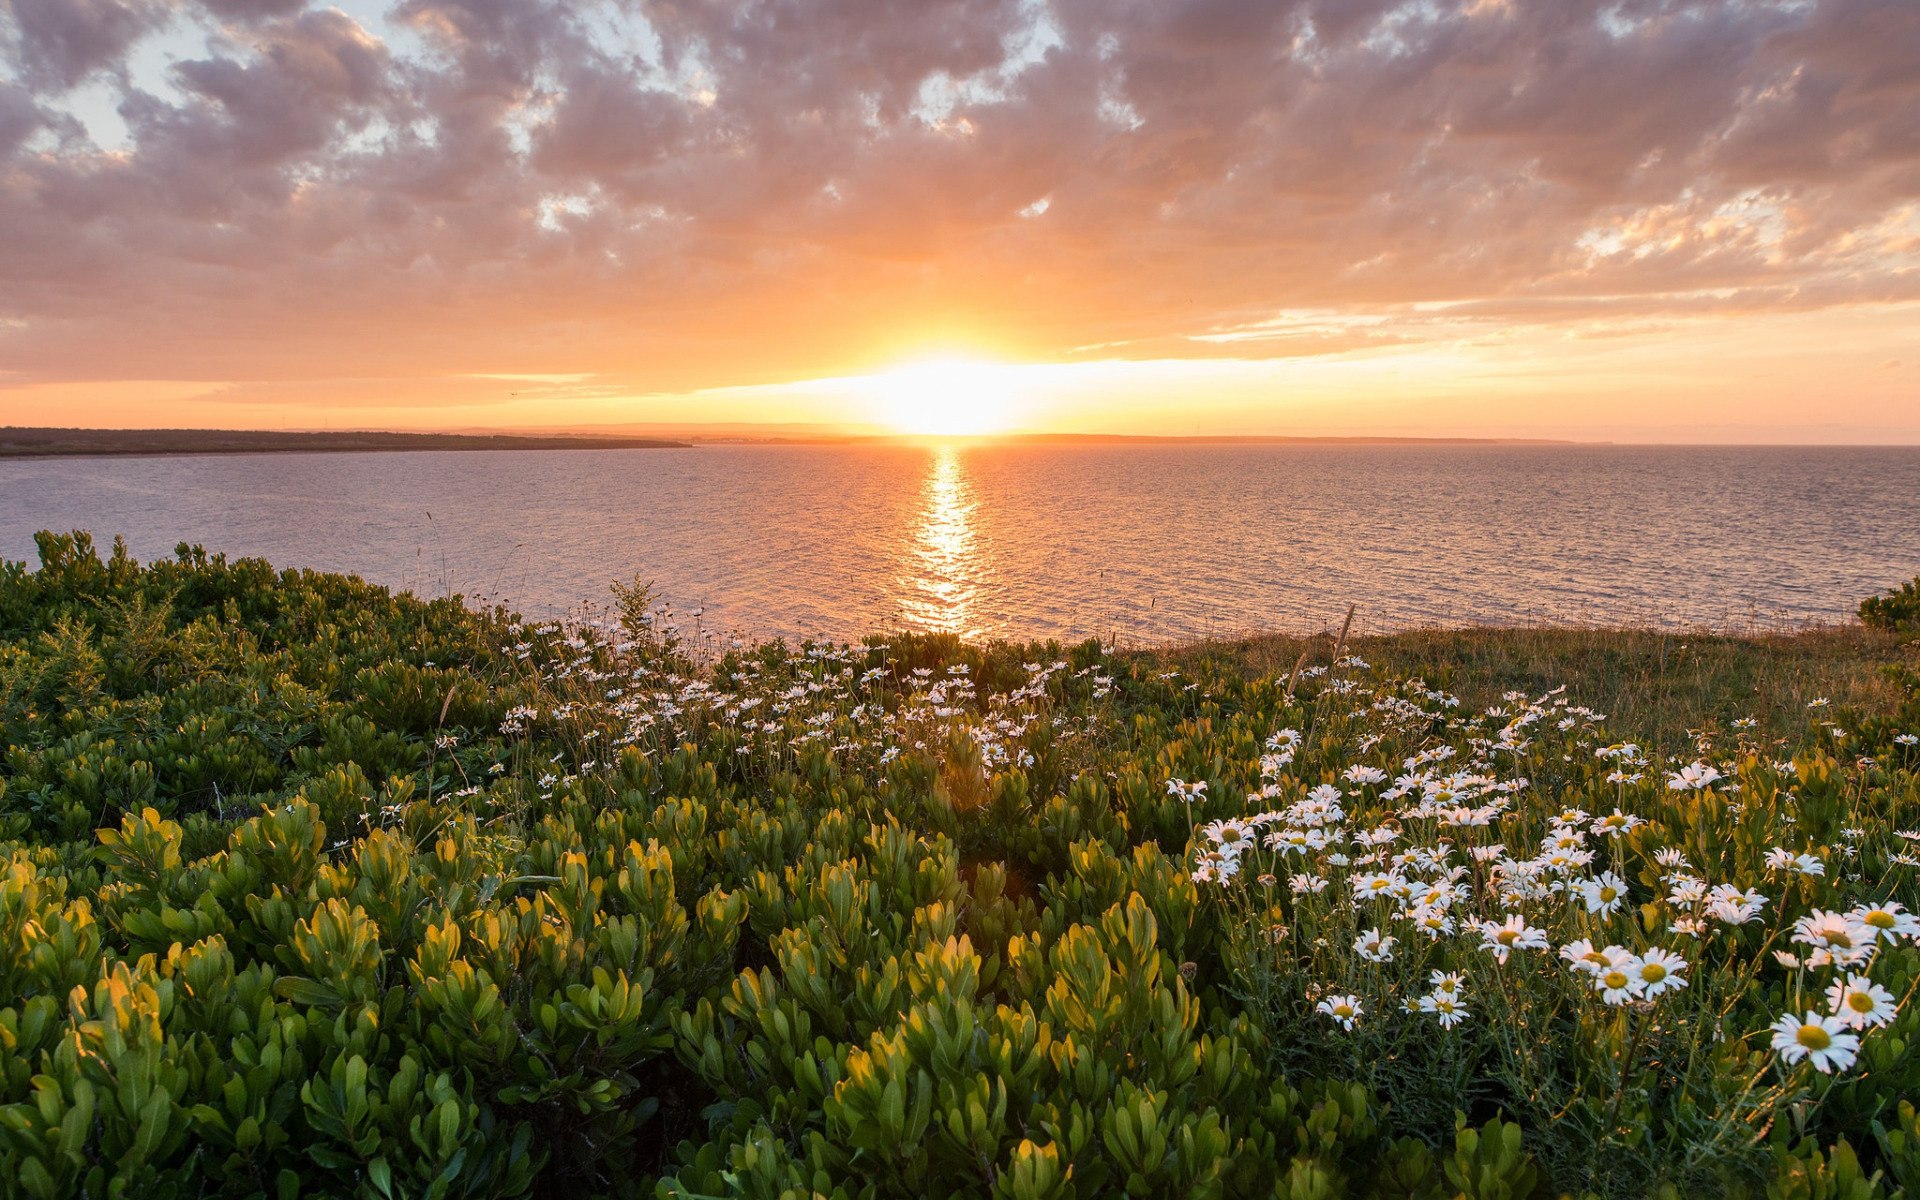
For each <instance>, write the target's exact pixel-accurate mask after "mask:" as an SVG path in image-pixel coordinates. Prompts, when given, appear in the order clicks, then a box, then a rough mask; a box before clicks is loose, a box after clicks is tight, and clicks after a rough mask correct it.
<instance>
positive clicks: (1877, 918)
mask: <svg viewBox="0 0 1920 1200" xmlns="http://www.w3.org/2000/svg"><path fill="white" fill-rule="evenodd" d="M1866 923H1867V924H1868V925H1871V926H1873V927H1874V928H1875V929H1892V928H1893V914H1892V913H1890V912H1888V911H1886V910H1885V909H1879V910H1877V911H1874V912H1870V913H1868V914H1867V920H1866Z"/></svg>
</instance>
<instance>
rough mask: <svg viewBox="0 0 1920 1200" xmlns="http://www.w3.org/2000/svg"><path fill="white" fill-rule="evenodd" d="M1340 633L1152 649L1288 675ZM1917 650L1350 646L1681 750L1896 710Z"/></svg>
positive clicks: (1563, 633) (1538, 637) (1559, 640)
mask: <svg viewBox="0 0 1920 1200" xmlns="http://www.w3.org/2000/svg"><path fill="white" fill-rule="evenodd" d="M1334 644H1335V636H1334V635H1333V634H1332V633H1322V634H1316V635H1313V636H1311V637H1296V636H1288V635H1280V634H1275V635H1264V636H1257V637H1245V638H1237V639H1233V640H1222V641H1211V642H1201V643H1195V644H1191V645H1187V646H1182V647H1176V648H1172V649H1168V650H1164V651H1158V652H1154V655H1153V656H1154V657H1156V658H1162V659H1167V660H1171V661H1174V662H1178V663H1182V664H1186V665H1197V664H1198V663H1200V662H1201V661H1206V662H1208V663H1211V664H1213V665H1214V666H1215V667H1218V668H1224V669H1229V670H1237V671H1240V672H1243V673H1246V674H1248V675H1257V674H1267V673H1272V672H1277V673H1279V674H1281V675H1283V676H1284V675H1285V674H1286V673H1287V672H1288V671H1291V670H1292V669H1293V667H1294V664H1295V663H1296V662H1297V661H1299V659H1300V656H1301V654H1302V652H1305V654H1306V656H1307V657H1306V662H1307V664H1308V665H1314V664H1319V665H1325V664H1326V663H1328V662H1329V661H1331V659H1332V657H1333V649H1334ZM1917 647H1920V643H1913V642H1912V641H1911V640H1910V639H1909V638H1903V637H1901V636H1898V635H1895V634H1890V633H1887V632H1884V631H1881V630H1875V629H1868V628H1866V627H1864V626H1861V625H1840V626H1830V627H1825V628H1814V629H1807V630H1802V631H1798V632H1791V633H1763V634H1757V635H1754V636H1730V635H1726V634H1716V633H1701V632H1696V633H1676V632H1665V631H1660V630H1634V629H1569V628H1548V627H1540V628H1519V629H1499V628H1487V627H1479V628H1465V629H1420V630H1409V631H1406V632H1403V633H1394V634H1383V635H1372V636H1367V637H1359V638H1353V639H1350V640H1349V641H1348V646H1347V653H1349V654H1354V655H1358V656H1359V657H1361V658H1362V659H1365V660H1366V661H1367V662H1368V663H1369V664H1371V665H1373V666H1375V667H1378V668H1381V669H1383V670H1385V671H1388V672H1391V673H1396V674H1398V673H1402V672H1405V673H1408V674H1417V675H1423V676H1424V677H1425V678H1426V679H1427V681H1428V682H1429V683H1431V684H1433V685H1435V686H1437V687H1442V688H1445V689H1447V690H1449V691H1453V692H1455V693H1456V694H1458V695H1459V696H1460V698H1461V701H1462V702H1463V703H1465V704H1470V705H1474V706H1476V707H1484V706H1486V705H1489V704H1495V703H1498V702H1499V701H1500V697H1501V693H1503V692H1507V691H1525V692H1527V693H1529V694H1530V695H1533V696H1538V695H1539V694H1541V693H1542V692H1545V691H1547V690H1549V689H1552V688H1556V687H1560V686H1561V685H1563V684H1564V685H1565V686H1566V688H1567V694H1568V695H1569V696H1570V697H1573V698H1574V703H1577V704H1586V705H1589V706H1591V707H1593V708H1595V709H1598V710H1599V711H1601V712H1604V713H1606V714H1607V715H1608V718H1609V720H1608V722H1607V724H1608V727H1609V728H1610V729H1611V730H1612V731H1613V732H1614V733H1615V735H1616V736H1618V737H1622V738H1628V739H1632V740H1635V741H1638V742H1640V743H1641V744H1642V745H1644V746H1647V747H1648V748H1650V749H1653V750H1658V751H1664V752H1675V753H1678V752H1680V751H1682V750H1684V749H1686V748H1687V747H1688V746H1689V745H1690V743H1691V740H1692V739H1691V737H1690V733H1689V731H1690V730H1694V729H1707V730H1712V731H1716V732H1719V731H1724V730H1726V729H1727V727H1728V726H1729V724H1730V723H1731V722H1732V721H1733V720H1735V719H1736V718H1739V717H1748V716H1750V717H1753V718H1755V719H1757V720H1758V721H1759V722H1760V728H1759V732H1760V733H1761V734H1762V735H1763V736H1765V737H1767V738H1783V737H1792V738H1797V737H1798V735H1799V734H1801V733H1802V732H1804V730H1805V729H1806V725H1807V721H1808V712H1807V703H1808V702H1809V701H1811V700H1814V699H1816V698H1819V697H1822V696H1824V697H1826V698H1828V699H1829V700H1831V701H1832V702H1833V704H1834V706H1835V707H1836V708H1838V707H1840V706H1846V705H1850V706H1853V707H1855V708H1857V709H1860V710H1862V711H1867V712H1881V711H1886V710H1888V709H1890V708H1891V707H1892V706H1893V703H1894V701H1895V699H1896V698H1897V693H1896V691H1895V689H1894V688H1893V687H1892V685H1891V684H1889V683H1888V682H1887V680H1886V679H1885V678H1883V677H1882V676H1881V674H1880V672H1879V667H1880V665H1881V664H1882V663H1887V662H1892V661H1896V660H1898V659H1899V658H1901V657H1902V656H1903V655H1904V656H1905V657H1906V658H1907V659H1908V660H1909V661H1913V660H1914V659H1915V658H1916V657H1920V649H1917Z"/></svg>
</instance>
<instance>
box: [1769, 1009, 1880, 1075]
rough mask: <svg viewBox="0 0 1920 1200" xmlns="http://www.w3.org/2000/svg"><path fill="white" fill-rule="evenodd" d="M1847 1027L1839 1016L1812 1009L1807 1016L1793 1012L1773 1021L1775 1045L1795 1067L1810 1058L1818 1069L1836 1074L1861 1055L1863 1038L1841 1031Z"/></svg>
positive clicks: (1782, 1055) (1787, 1061)
mask: <svg viewBox="0 0 1920 1200" xmlns="http://www.w3.org/2000/svg"><path fill="white" fill-rule="evenodd" d="M1845 1028H1846V1026H1845V1024H1844V1023H1842V1022H1841V1020H1840V1019H1839V1018H1838V1017H1823V1016H1821V1015H1820V1014H1819V1013H1817V1012H1812V1011H1809V1012H1808V1013H1807V1014H1806V1015H1805V1016H1804V1017H1796V1016H1794V1015H1792V1014H1791V1013H1789V1014H1788V1015H1786V1016H1784V1017H1781V1018H1780V1019H1779V1020H1778V1021H1775V1022H1774V1023H1773V1048H1774V1049H1775V1050H1778V1051H1779V1052H1780V1057H1781V1058H1782V1059H1783V1060H1785V1061H1786V1063H1787V1064H1788V1065H1789V1066H1791V1065H1793V1064H1795V1063H1798V1062H1800V1061H1801V1060H1802V1059H1810V1060H1811V1061H1812V1062H1813V1066H1814V1069H1815V1070H1817V1071H1819V1072H1821V1073H1822V1074H1828V1075H1830V1074H1832V1073H1833V1071H1834V1070H1835V1069H1836V1068H1838V1069H1839V1070H1842V1071H1844V1070H1846V1069H1847V1068H1848V1067H1850V1066H1852V1065H1853V1060H1854V1059H1855V1058H1857V1057H1859V1053H1860V1039H1859V1038H1858V1037H1856V1036H1855V1035H1853V1034H1851V1033H1843V1032H1841V1031H1842V1030H1843V1029H1845Z"/></svg>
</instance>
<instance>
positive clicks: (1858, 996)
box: [1847, 992, 1873, 1013]
mask: <svg viewBox="0 0 1920 1200" xmlns="http://www.w3.org/2000/svg"><path fill="white" fill-rule="evenodd" d="M1847 1007H1848V1008H1850V1009H1852V1010H1853V1011H1854V1012H1857V1013H1870V1012H1872V1011H1873V997H1872V996H1869V995H1867V994H1866V993H1865V992H1848V993H1847Z"/></svg>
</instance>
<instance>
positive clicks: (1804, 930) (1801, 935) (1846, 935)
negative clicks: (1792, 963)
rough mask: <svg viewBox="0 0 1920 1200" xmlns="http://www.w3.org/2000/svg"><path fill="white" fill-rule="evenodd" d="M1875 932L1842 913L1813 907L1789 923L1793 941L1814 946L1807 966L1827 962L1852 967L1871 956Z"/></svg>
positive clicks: (1876, 938)
mask: <svg viewBox="0 0 1920 1200" xmlns="http://www.w3.org/2000/svg"><path fill="white" fill-rule="evenodd" d="M1878 937H1879V935H1878V934H1877V933H1876V932H1875V931H1874V930H1873V929H1872V928H1870V927H1868V926H1866V925H1862V924H1860V923H1859V922H1857V921H1855V920H1853V919H1852V918H1851V917H1849V916H1847V915H1846V914H1844V913H1834V912H1828V911H1826V910H1825V909H1823V908H1816V909H1814V910H1813V911H1812V912H1810V913H1808V914H1807V915H1806V916H1804V917H1801V918H1800V919H1799V920H1798V921H1795V922H1794V923H1793V940H1794V941H1796V942H1799V943H1800V944H1802V945H1806V946H1812V947H1814V951H1813V953H1812V954H1809V955H1808V956H1807V965H1809V966H1814V967H1824V966H1826V965H1828V964H1829V963H1838V964H1840V965H1841V966H1853V965H1855V964H1857V963H1861V962H1864V961H1866V960H1867V959H1868V958H1871V957H1872V956H1873V947H1874V943H1875V942H1876V941H1877V940H1878Z"/></svg>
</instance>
